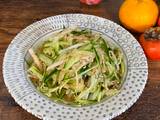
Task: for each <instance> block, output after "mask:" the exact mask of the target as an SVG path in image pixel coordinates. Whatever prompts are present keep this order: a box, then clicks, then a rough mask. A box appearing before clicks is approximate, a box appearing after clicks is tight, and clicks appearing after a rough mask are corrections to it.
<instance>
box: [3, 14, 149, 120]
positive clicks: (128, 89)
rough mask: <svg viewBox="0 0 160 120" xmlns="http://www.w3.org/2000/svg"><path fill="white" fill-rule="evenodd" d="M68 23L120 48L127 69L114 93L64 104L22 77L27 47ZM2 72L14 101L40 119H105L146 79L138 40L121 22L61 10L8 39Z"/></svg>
mask: <svg viewBox="0 0 160 120" xmlns="http://www.w3.org/2000/svg"><path fill="white" fill-rule="evenodd" d="M72 25H76V26H79V27H83V28H89V29H92V30H94V31H98V32H101V33H103V34H104V35H105V36H106V37H108V39H109V40H110V41H111V42H114V43H116V44H117V45H119V46H120V47H121V49H122V50H123V51H124V54H125V56H126V64H127V73H126V80H125V82H124V84H123V86H122V89H121V92H120V93H119V94H118V95H116V96H113V97H111V98H109V99H108V100H105V101H103V102H101V103H98V104H95V105H91V106H86V107H71V106H65V105H61V104H57V103H55V102H53V101H51V100H49V99H48V98H46V97H44V96H43V95H42V94H41V93H39V92H37V90H36V89H35V87H34V86H33V85H32V84H31V82H30V80H28V78H27V77H26V71H25V64H24V63H25V62H24V60H25V56H26V54H27V50H28V49H29V48H30V47H32V46H34V45H35V44H37V43H38V42H39V41H41V40H42V39H43V38H44V37H45V36H47V35H49V34H51V33H53V32H55V31H57V30H60V29H62V28H63V27H64V26H65V27H68V26H72ZM3 76H4V81H5V84H6V86H7V88H8V90H9V92H10V94H11V95H12V97H13V98H14V99H15V101H16V102H17V103H18V104H19V105H20V106H22V107H23V108H24V109H25V110H27V111H28V112H30V113H32V114H33V115H35V116H37V117H38V118H41V119H44V120H108V119H112V118H114V117H116V116H118V115H120V114H121V113H122V112H124V111H126V110H127V109H128V108H129V107H131V106H132V105H133V103H135V102H136V100H137V99H138V98H139V96H140V95H141V93H142V91H143V89H144V87H145V84H146V81H147V76H148V65H147V60H146V57H145V55H144V52H143V50H142V48H141V46H140V45H139V43H138V42H137V41H136V39H135V38H134V37H133V36H132V35H131V34H130V33H129V32H127V31H126V30H125V29H124V28H122V27H121V26H119V25H117V24H116V23H113V22H112V21H110V20H107V19H104V18H100V17H97V16H93V15H85V14H63V15H57V16H53V17H49V18H46V19H43V20H41V21H38V22H36V23H33V24H31V25H30V26H28V27H27V28H25V29H24V30H22V31H21V32H20V33H19V34H18V35H17V36H16V37H15V38H14V39H13V40H12V42H11V44H10V45H9V47H8V49H7V51H6V53H5V57H4V62H3Z"/></svg>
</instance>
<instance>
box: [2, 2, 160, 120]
mask: <svg viewBox="0 0 160 120" xmlns="http://www.w3.org/2000/svg"><path fill="white" fill-rule="evenodd" d="M122 2H123V0H103V2H102V3H101V4H100V5H98V6H86V5H83V4H80V3H79V0H0V120H38V119H37V118H36V117H34V116H33V115H31V114H30V113H28V112H26V111H25V110H23V109H22V108H21V107H20V106H18V104H16V103H15V101H14V99H13V98H12V97H11V96H10V94H9V93H8V91H7V88H6V87H5V84H4V81H3V76H2V62H3V56H4V53H5V50H6V49H7V46H8V44H9V43H10V42H11V40H12V39H13V38H14V36H15V35H16V34H17V33H18V32H20V31H21V30H22V29H23V28H25V27H26V26H28V25H30V24H31V23H33V22H35V21H38V20H40V19H43V18H46V17H49V16H54V15H57V14H64V13H87V14H93V15H97V16H101V17H104V18H107V19H110V20H113V21H114V22H116V23H118V24H120V23H119V19H118V9H119V6H120V5H121V3H122ZM134 35H135V36H136V37H137V36H138V34H134ZM148 64H149V78H148V82H147V85H146V87H145V89H144V92H143V94H142V95H141V97H140V99H139V100H138V101H137V102H136V103H135V104H134V105H133V106H132V107H131V108H130V109H129V110H127V111H126V112H125V113H123V114H121V115H120V116H118V117H117V118H115V119H114V120H160V62H153V61H148ZM86 120H87V119H86Z"/></svg>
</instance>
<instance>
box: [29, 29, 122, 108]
mask: <svg viewBox="0 0 160 120" xmlns="http://www.w3.org/2000/svg"><path fill="white" fill-rule="evenodd" d="M38 50H39V51H38ZM38 50H32V49H30V50H29V51H30V52H29V53H30V55H31V57H32V59H33V60H32V63H31V65H30V66H29V67H28V76H29V77H30V79H31V80H32V82H33V83H34V84H35V86H36V87H37V89H38V90H39V91H40V92H42V93H43V94H44V95H46V96H48V97H49V98H51V99H53V100H55V101H58V102H62V103H65V104H70V105H74V106H82V105H89V104H93V103H96V102H100V101H101V100H102V99H103V98H105V97H110V96H113V95H115V94H117V93H118V92H119V91H120V87H121V86H122V83H123V77H124V74H125V63H124V55H123V53H122V52H121V50H120V49H119V48H118V47H116V46H113V45H110V44H108V42H107V41H106V40H105V39H104V38H103V37H102V35H101V34H98V33H95V32H92V31H91V30H89V29H80V28H77V27H75V28H65V29H64V30H62V31H61V32H59V33H58V34H56V35H55V36H54V37H50V38H48V39H47V40H46V41H45V42H44V43H43V44H42V45H41V46H40V47H39V49H38Z"/></svg>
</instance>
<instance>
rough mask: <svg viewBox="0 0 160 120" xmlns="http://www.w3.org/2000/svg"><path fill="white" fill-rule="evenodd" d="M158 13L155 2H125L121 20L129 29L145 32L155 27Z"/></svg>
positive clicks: (121, 11)
mask: <svg viewBox="0 0 160 120" xmlns="http://www.w3.org/2000/svg"><path fill="white" fill-rule="evenodd" d="M158 11H159V9H158V6H157V4H156V3H155V2H154V1H153V0H125V1H124V2H123V4H122V5H121V7H120V10H119V19H120V21H121V23H122V24H123V25H124V26H125V27H126V28H127V29H130V30H132V31H136V32H144V31H145V30H146V29H148V28H150V27H151V26H153V25H155V23H156V21H157V18H158Z"/></svg>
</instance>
